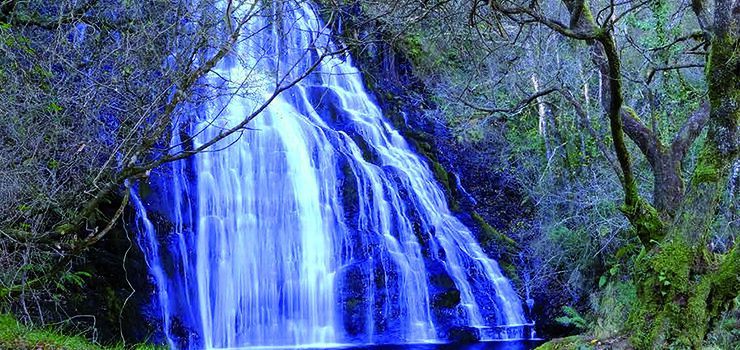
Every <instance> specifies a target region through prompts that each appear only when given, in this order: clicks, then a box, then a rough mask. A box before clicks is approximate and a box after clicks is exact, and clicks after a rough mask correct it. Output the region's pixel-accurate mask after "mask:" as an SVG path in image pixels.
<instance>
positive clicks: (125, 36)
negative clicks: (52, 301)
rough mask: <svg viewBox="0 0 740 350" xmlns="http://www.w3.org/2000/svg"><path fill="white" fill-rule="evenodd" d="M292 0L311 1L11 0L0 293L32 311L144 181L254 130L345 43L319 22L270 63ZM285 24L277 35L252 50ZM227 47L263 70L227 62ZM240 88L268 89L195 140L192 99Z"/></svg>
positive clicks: (6, 10) (5, 14)
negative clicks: (225, 70) (308, 42)
mask: <svg viewBox="0 0 740 350" xmlns="http://www.w3.org/2000/svg"><path fill="white" fill-rule="evenodd" d="M288 6H301V2H300V1H288V0H286V1H274V2H264V3H263V4H260V3H258V2H251V1H226V2H216V1H198V2H195V3H191V2H189V1H163V0H148V1H134V2H131V1H115V0H114V1H106V0H86V1H72V0H70V1H59V2H54V3H49V2H46V1H36V0H32V1H16V0H3V1H0V38H1V39H2V43H0V63H1V64H2V65H1V66H0V84H2V86H3V87H2V88H0V99H1V100H2V101H3V103H4V105H5V106H6V108H4V109H3V110H2V111H0V134H2V138H0V212H1V213H2V214H0V265H2V266H3V272H2V273H0V301H6V299H10V300H14V301H19V302H20V304H21V307H22V309H23V312H24V313H25V314H27V315H29V317H30V313H29V311H28V310H27V309H26V307H25V303H24V301H25V300H26V299H28V300H34V299H35V300H38V298H35V297H34V295H35V294H36V293H37V292H39V291H41V292H42V293H49V294H53V293H54V288H55V286H58V285H59V283H55V282H57V281H59V276H60V275H61V276H62V281H63V280H64V276H69V275H70V272H69V269H70V262H71V261H72V260H73V259H75V258H79V257H81V256H84V252H85V251H86V249H87V248H89V247H90V246H91V245H92V244H94V243H96V242H98V241H99V240H100V239H102V238H103V237H104V236H105V235H106V234H107V233H108V232H110V231H111V230H112V229H113V228H114V227H115V226H116V225H118V224H119V219H120V218H121V217H122V213H123V211H124V209H125V208H126V206H127V204H128V199H129V190H128V189H129V187H130V184H131V182H133V181H137V180H138V179H142V178H146V177H147V176H149V173H150V172H152V171H162V170H160V169H161V166H162V165H164V164H166V163H169V162H173V161H177V160H181V159H185V158H187V157H191V156H193V155H195V154H197V153H199V152H203V151H205V150H209V149H211V148H213V146H214V145H219V141H221V140H223V139H224V138H226V137H228V136H230V135H233V134H238V133H242V132H246V131H247V130H248V129H247V124H248V123H249V122H250V121H251V120H253V119H254V118H256V117H257V116H259V115H260V113H261V112H262V111H263V110H264V109H265V108H267V106H268V105H269V104H270V103H271V102H273V101H274V99H275V98H276V97H277V96H278V95H279V94H280V93H281V92H283V91H285V90H287V89H289V88H291V87H292V86H294V85H295V84H297V83H298V82H299V81H301V80H302V79H304V78H306V77H307V76H308V75H310V74H311V72H312V71H313V70H314V68H316V67H317V66H318V64H319V63H320V62H321V61H322V60H323V59H324V58H325V57H328V56H331V55H336V54H339V53H341V51H332V48H331V47H330V44H329V42H328V41H327V40H326V34H327V32H322V33H314V37H313V38H314V42H313V43H312V46H311V47H309V48H305V47H302V48H298V49H300V50H304V54H303V55H302V56H301V58H300V59H298V60H289V59H288V60H283V61H281V64H282V65H283V66H281V67H279V68H278V69H275V70H274V71H270V68H265V67H263V66H264V64H263V62H264V59H265V58H267V57H269V55H270V52H272V51H274V49H275V46H273V45H272V44H273V43H274V42H279V41H280V40H281V38H282V35H285V34H287V31H289V30H292V29H289V26H286V25H285V24H284V23H282V18H281V17H280V16H281V15H280V11H281V9H283V8H286V7H288ZM286 28H287V29H286ZM272 33H278V34H279V35H277V36H275V37H274V39H273V40H275V41H274V42H264V43H262V46H260V45H253V46H252V47H251V49H250V51H249V52H242V51H240V50H239V47H240V45H241V43H242V42H243V41H248V40H249V38H252V37H256V36H261V35H265V36H270V35H272ZM288 45H289V44H285V43H283V44H281V45H277V47H278V48H279V49H278V51H280V50H294V49H295V48H292V47H289V46H288ZM278 54H279V52H278ZM304 56H307V57H311V58H312V59H311V60H309V61H307V62H308V64H306V63H305V62H306V61H304V60H303V59H302V58H303V57H304ZM226 59H229V60H230V61H231V62H232V63H231V64H237V65H238V64H244V65H247V64H250V66H249V67H246V69H251V72H252V74H251V75H249V76H247V77H242V78H240V80H234V79H232V78H230V77H229V76H227V75H224V74H221V73H222V72H221V71H220V69H221V68H220V65H221V64H222V63H223V61H224V60H226ZM258 64H259V65H261V66H258ZM235 95H239V96H247V97H250V98H255V100H256V101H257V103H256V105H255V107H254V109H253V110H251V111H247V113H248V114H246V115H244V116H243V119H242V121H241V122H239V123H237V124H236V125H234V126H232V127H230V128H228V129H224V130H223V132H221V133H220V134H219V135H218V136H217V137H215V138H213V139H211V140H209V141H207V142H205V143H204V144H202V145H199V146H197V147H195V146H192V143H191V142H189V140H190V138H191V136H190V135H188V134H187V132H186V127H187V126H188V125H189V123H191V122H193V121H194V120H193V119H194V118H195V117H194V116H193V114H194V112H193V111H195V110H198V109H203V108H205V107H206V106H209V105H223V104H224V103H228V100H229V98H230V97H233V96H235ZM206 118H207V120H209V121H210V122H211V123H213V121H214V120H216V119H217V118H218V115H214V116H207V117H206ZM207 124H208V123H205V124H204V125H207ZM196 133H197V131H196ZM173 135H174V136H176V137H173ZM173 139H177V140H182V144H181V145H178V147H172V145H171V140H173ZM221 146H226V145H221ZM23 266H26V267H29V266H30V267H33V268H22V267H23ZM44 290H45V292H44ZM39 313H41V310H40V308H39ZM38 316H39V318H41V319H43V315H38Z"/></svg>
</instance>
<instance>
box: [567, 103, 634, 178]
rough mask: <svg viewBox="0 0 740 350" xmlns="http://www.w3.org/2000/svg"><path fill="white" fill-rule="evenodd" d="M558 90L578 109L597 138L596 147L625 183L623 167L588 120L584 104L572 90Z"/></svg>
mask: <svg viewBox="0 0 740 350" xmlns="http://www.w3.org/2000/svg"><path fill="white" fill-rule="evenodd" d="M558 92H560V94H561V95H562V96H563V97H564V98H565V99H566V100H567V101H568V102H570V104H572V105H573V108H575V110H576V114H577V115H578V117H579V118H580V119H581V123H582V124H583V125H584V126H585V127H586V129H587V130H588V133H589V135H591V137H592V138H594V140H596V147H598V148H599V151H600V152H601V154H602V155H603V156H604V158H606V160H607V162H608V163H609V165H610V166H611V167H612V170H614V174H616V175H617V177H618V178H619V182H620V183H622V184H624V175H623V174H622V169H621V168H620V167H619V164H618V163H617V160H616V159H614V155H612V154H611V152H609V150H607V148H606V143H604V141H603V140H602V139H601V137H599V134H598V133H597V132H596V130H595V129H594V128H593V126H592V125H591V123H590V122H589V120H588V116H587V115H586V111H585V110H584V109H583V106H581V104H580V103H578V101H577V100H576V99H575V97H574V96H573V94H571V93H570V91H568V90H565V89H558Z"/></svg>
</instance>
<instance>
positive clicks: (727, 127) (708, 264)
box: [629, 1, 740, 349]
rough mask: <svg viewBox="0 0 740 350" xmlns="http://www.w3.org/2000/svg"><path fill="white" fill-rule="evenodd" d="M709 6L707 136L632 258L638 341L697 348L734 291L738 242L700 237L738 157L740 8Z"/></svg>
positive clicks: (739, 264)
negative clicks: (648, 246) (661, 227)
mask: <svg viewBox="0 0 740 350" xmlns="http://www.w3.org/2000/svg"><path fill="white" fill-rule="evenodd" d="M715 6H717V7H718V9H717V10H716V11H719V12H721V13H716V14H715V20H714V22H715V26H714V28H713V29H714V32H713V33H712V42H711V44H712V46H711V52H710V56H709V61H708V67H707V82H708V89H709V91H708V95H709V105H710V115H709V121H708V130H707V140H706V143H705V144H704V146H703V149H702V150H701V153H700V157H699V161H698V164H697V166H696V169H695V170H694V173H693V176H692V178H691V182H690V185H689V188H688V190H687V192H686V195H685V197H684V199H683V200H682V201H680V202H679V203H680V204H679V206H678V209H677V211H676V216H675V219H674V220H673V222H672V224H671V225H670V227H669V229H668V230H667V236H666V237H665V239H664V240H663V241H662V242H661V243H660V244H659V245H658V246H656V247H655V248H654V249H652V250H650V251H644V252H643V254H641V256H640V258H639V260H638V262H637V265H636V266H637V275H636V282H637V283H638V285H637V287H638V292H637V296H638V300H639V301H638V304H637V305H636V307H635V308H634V309H633V312H632V315H631V317H630V322H629V326H630V328H631V330H632V331H633V332H634V336H633V341H634V343H635V345H637V346H638V347H639V348H646V349H647V348H660V347H665V346H666V345H673V346H677V347H686V348H693V349H699V348H701V345H702V341H703V339H704V336H705V334H706V331H707V328H708V327H709V325H710V324H711V322H712V320H713V319H714V318H716V317H718V316H719V315H720V312H721V311H722V310H724V309H725V308H726V307H727V306H728V305H727V304H728V303H729V302H730V301H731V300H732V299H733V298H735V297H736V296H737V295H738V293H739V292H740V279H739V278H738V274H739V273H740V259H739V258H738V247H737V245H736V246H735V247H734V248H733V249H732V250H731V251H730V252H729V253H728V254H726V255H716V254H713V253H712V252H710V251H709V250H708V249H707V244H706V243H707V240H708V233H709V232H710V228H711V225H712V223H713V220H714V217H715V213H716V211H717V209H718V205H719V200H720V196H721V193H722V191H723V190H724V188H725V186H726V184H727V179H728V176H729V175H730V170H731V167H732V164H733V162H734V160H735V158H736V157H737V151H738V144H737V140H738V120H739V119H740V66H739V65H738V64H739V63H740V60H739V59H738V58H737V57H736V56H737V54H738V52H737V51H736V48H737V47H738V45H739V44H740V35H738V31H737V26H738V21H737V18H733V17H736V15H735V14H736V13H737V11H738V7H737V5H734V6H733V7H732V8H730V7H725V6H729V2H724V3H723V2H722V1H718V2H717V4H715ZM730 9H731V10H730Z"/></svg>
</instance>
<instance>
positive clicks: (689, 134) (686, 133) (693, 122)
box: [671, 103, 709, 159]
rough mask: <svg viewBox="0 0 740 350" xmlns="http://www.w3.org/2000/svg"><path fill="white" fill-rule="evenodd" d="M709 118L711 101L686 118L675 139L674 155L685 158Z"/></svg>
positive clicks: (673, 144)
mask: <svg viewBox="0 0 740 350" xmlns="http://www.w3.org/2000/svg"><path fill="white" fill-rule="evenodd" d="M708 120H709V103H704V104H702V105H701V107H699V109H698V110H696V112H694V114H692V115H691V116H690V117H689V119H687V120H686V123H684V125H683V126H682V127H681V130H679V131H678V134H676V137H675V138H674V139H673V142H672V143H671V151H672V152H673V154H674V156H679V159H681V158H683V156H684V155H685V154H686V152H687V151H688V149H689V147H691V145H692V144H693V143H694V141H695V140H696V138H697V137H699V135H700V134H701V131H702V130H703V129H704V126H705V125H706V124H707V121H708Z"/></svg>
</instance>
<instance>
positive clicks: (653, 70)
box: [645, 64, 704, 84]
mask: <svg viewBox="0 0 740 350" xmlns="http://www.w3.org/2000/svg"><path fill="white" fill-rule="evenodd" d="M684 68H704V65H703V64H683V65H678V66H669V67H657V68H652V69H650V74H648V77H647V80H646V81H645V82H646V83H647V84H650V82H651V81H653V76H654V75H655V73H656V72H662V71H666V70H676V69H684Z"/></svg>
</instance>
